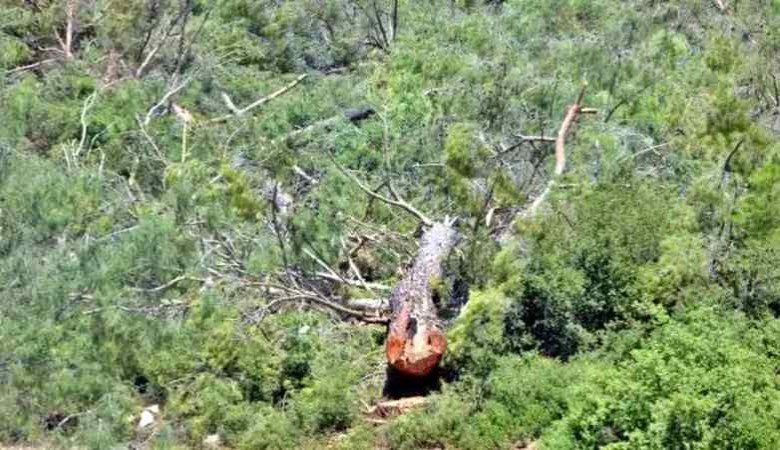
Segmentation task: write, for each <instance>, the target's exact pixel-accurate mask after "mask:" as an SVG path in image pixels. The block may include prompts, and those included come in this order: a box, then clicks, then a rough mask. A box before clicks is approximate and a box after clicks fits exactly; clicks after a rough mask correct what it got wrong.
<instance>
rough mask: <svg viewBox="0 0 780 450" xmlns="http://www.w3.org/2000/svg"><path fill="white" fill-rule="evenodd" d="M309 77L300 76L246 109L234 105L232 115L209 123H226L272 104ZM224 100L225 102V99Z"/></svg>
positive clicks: (306, 75)
mask: <svg viewBox="0 0 780 450" xmlns="http://www.w3.org/2000/svg"><path fill="white" fill-rule="evenodd" d="M308 76H309V75H308V74H303V75H300V76H298V78H296V79H295V80H293V81H292V82H291V83H289V84H288V85H286V86H284V87H282V88H281V89H279V90H277V91H276V92H273V93H271V94H270V95H267V96H265V97H263V98H261V99H259V100H256V101H255V102H253V103H251V104H250V105H249V106H247V107H245V108H241V109H239V108H237V107H236V106H235V105H233V108H235V110H233V108H230V109H231V111H233V112H231V113H230V114H227V115H224V116H222V117H218V118H216V119H211V120H209V121H208V122H207V123H218V122H225V121H227V120H229V119H232V118H233V117H236V116H241V115H244V114H246V113H247V112H249V111H251V110H253V109H255V108H257V107H258V106H262V105H264V104H266V103H268V102H270V101H271V100H273V99H275V98H276V97H279V96H281V95H284V94H285V93H287V92H288V91H289V90H290V89H292V88H294V87H295V86H297V85H298V84H299V83H300V82H301V81H303V80H305V79H306V77H308ZM227 98H228V99H229V98H230V97H227ZM223 100H224V97H223ZM230 103H233V102H232V101H231V102H230Z"/></svg>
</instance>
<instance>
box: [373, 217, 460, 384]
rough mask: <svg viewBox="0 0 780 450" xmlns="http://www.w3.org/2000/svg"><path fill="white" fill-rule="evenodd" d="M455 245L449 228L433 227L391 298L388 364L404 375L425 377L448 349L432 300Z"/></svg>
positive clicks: (443, 226)
mask: <svg viewBox="0 0 780 450" xmlns="http://www.w3.org/2000/svg"><path fill="white" fill-rule="evenodd" d="M456 241H457V232H456V231H455V229H454V228H452V226H450V225H446V224H443V223H438V222H436V223H433V224H432V226H431V227H430V228H429V229H428V230H426V231H425V233H424V234H423V236H422V239H421V245H420V251H419V253H418V255H417V258H416V259H415V261H414V265H413V266H412V268H411V270H409V272H408V273H407V274H406V276H405V277H404V278H403V279H402V280H401V282H400V283H399V284H398V285H397V286H396V288H395V289H394V290H393V292H392V294H391V295H390V308H391V309H392V316H391V319H390V326H389V332H388V335H387V346H386V352H387V361H388V362H389V363H390V365H391V366H392V367H393V368H395V369H396V370H397V371H399V372H400V373H402V374H404V375H408V376H418V377H421V376H425V375H428V374H429V373H431V371H433V369H435V368H436V367H437V366H438V364H439V361H440V360H441V357H442V356H443V355H444V352H445V350H446V349H447V339H446V337H445V336H444V333H443V332H442V329H441V323H440V320H439V317H438V314H437V311H436V305H435V304H434V300H433V297H434V288H435V285H436V284H438V283H440V281H441V278H442V272H443V269H442V266H443V264H444V260H445V259H446V257H447V255H448V254H449V252H450V250H452V248H453V246H454V245H455V243H456Z"/></svg>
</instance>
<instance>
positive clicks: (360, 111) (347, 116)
mask: <svg viewBox="0 0 780 450" xmlns="http://www.w3.org/2000/svg"><path fill="white" fill-rule="evenodd" d="M374 114H376V110H375V109H374V108H372V107H370V106H364V107H359V108H351V109H348V110H346V111H344V112H343V113H342V114H337V115H335V116H332V117H329V118H327V119H324V120H320V121H318V122H314V123H312V124H311V125H308V126H305V127H303V128H300V129H298V130H295V131H292V132H290V133H288V134H287V135H286V136H284V140H287V141H290V140H295V139H296V138H299V137H301V136H305V135H307V134H309V133H311V132H312V131H314V130H319V129H323V128H325V129H328V128H330V127H332V126H333V125H335V124H337V123H340V122H341V121H342V120H349V121H350V122H352V124H353V125H357V124H359V123H360V122H361V121H363V120H366V119H368V118H369V117H371V116H373V115H374Z"/></svg>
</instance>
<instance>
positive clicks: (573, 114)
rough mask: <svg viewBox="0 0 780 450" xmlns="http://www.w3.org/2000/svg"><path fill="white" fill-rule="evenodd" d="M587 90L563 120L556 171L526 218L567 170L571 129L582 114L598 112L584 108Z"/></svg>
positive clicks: (557, 145)
mask: <svg viewBox="0 0 780 450" xmlns="http://www.w3.org/2000/svg"><path fill="white" fill-rule="evenodd" d="M585 88H586V86H585V85H583V86H582V89H580V93H579V95H578V96H577V101H576V102H575V103H574V104H573V105H571V106H570V107H569V110H568V111H567V112H566V116H565V117H564V118H563V122H561V127H560V128H559V129H558V135H557V137H556V138H555V169H554V170H553V174H552V177H551V178H550V181H549V182H548V183H547V186H546V187H545V188H544V191H542V193H541V194H540V195H539V196H538V197H537V198H536V199H535V200H534V201H533V203H532V204H531V206H530V207H529V208H528V209H527V210H526V211H525V213H524V214H523V215H524V216H525V217H533V216H534V215H536V212H537V210H538V209H539V206H541V205H542V203H544V201H545V199H546V198H547V196H548V195H549V193H550V190H551V189H552V186H553V185H554V184H555V181H556V180H557V179H558V177H560V176H561V175H563V172H564V171H565V170H566V137H567V136H568V134H569V132H570V131H571V127H572V125H574V122H576V121H577V118H578V117H579V115H580V113H582V112H587V113H595V112H596V110H594V109H592V108H583V107H582V100H583V98H584V97H585Z"/></svg>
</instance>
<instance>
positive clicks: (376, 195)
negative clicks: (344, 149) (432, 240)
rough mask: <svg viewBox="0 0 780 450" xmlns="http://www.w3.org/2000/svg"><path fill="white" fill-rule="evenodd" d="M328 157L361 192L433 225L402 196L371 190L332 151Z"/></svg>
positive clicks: (428, 225)
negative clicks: (389, 195) (388, 196)
mask: <svg viewBox="0 0 780 450" xmlns="http://www.w3.org/2000/svg"><path fill="white" fill-rule="evenodd" d="M330 158H331V160H333V164H335V165H336V167H337V168H338V169H339V171H340V172H341V173H343V174H344V175H346V176H347V177H348V178H349V179H351V180H352V181H353V182H354V183H355V184H356V185H357V186H358V187H359V188H360V190H362V191H363V192H365V193H366V194H368V195H369V196H371V197H373V198H375V199H377V200H379V201H381V202H384V203H387V204H388V205H392V206H395V207H398V208H401V209H403V210H404V211H406V212H407V213H409V214H411V215H413V216H414V217H416V218H417V219H418V220H419V221H420V222H422V223H423V225H425V226H427V227H430V226H432V225H433V221H432V220H431V219H429V218H428V217H427V216H426V215H425V214H423V213H421V212H420V211H419V210H417V208H415V207H414V206H412V205H410V204H409V203H407V202H406V200H404V199H403V198H401V197H399V196H398V195H397V194H395V193H394V192H393V195H394V196H395V197H396V199H395V200H393V199H391V198H387V197H385V196H384V195H382V194H379V193H377V192H374V191H372V190H371V189H370V188H369V187H368V186H366V185H365V184H363V182H361V181H360V180H359V179H358V178H357V177H356V176H355V175H352V174H351V173H349V172H347V170H346V169H345V168H344V167H342V166H341V164H339V163H338V161H336V157H335V156H334V155H333V154H332V153H330ZM391 191H394V190H393V189H392V188H391Z"/></svg>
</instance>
